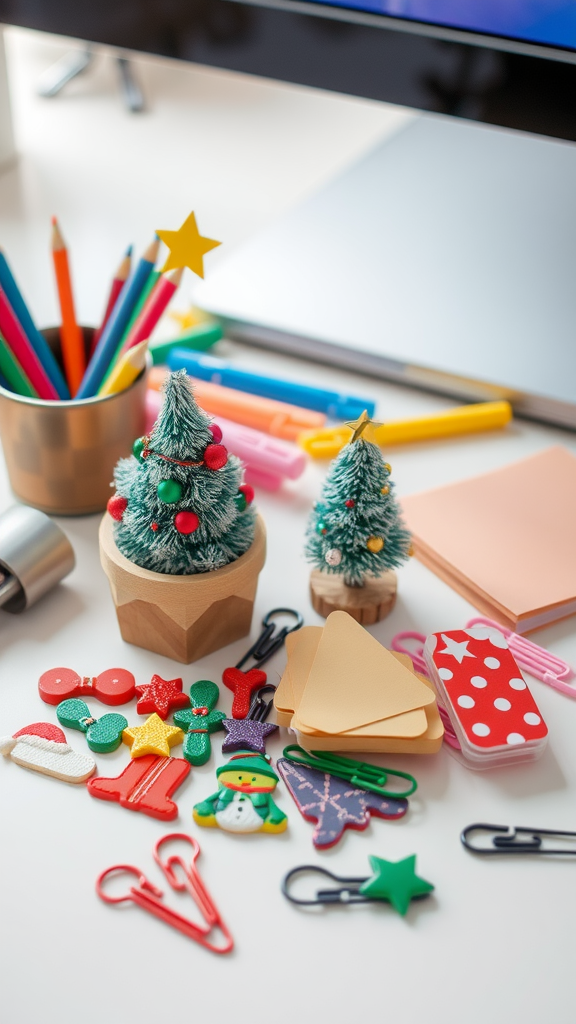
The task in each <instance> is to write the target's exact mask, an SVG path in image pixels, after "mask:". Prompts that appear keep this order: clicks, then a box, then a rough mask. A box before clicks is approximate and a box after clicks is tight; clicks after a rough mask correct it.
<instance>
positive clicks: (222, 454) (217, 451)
mask: <svg viewBox="0 0 576 1024" xmlns="http://www.w3.org/2000/svg"><path fill="white" fill-rule="evenodd" d="M227 460H228V451H227V449H226V448H225V447H224V445H223V444H209V445H208V447H207V449H206V451H205V452H204V462H205V464H206V465H207V466H208V469H222V466H225V465H226V462H227Z"/></svg>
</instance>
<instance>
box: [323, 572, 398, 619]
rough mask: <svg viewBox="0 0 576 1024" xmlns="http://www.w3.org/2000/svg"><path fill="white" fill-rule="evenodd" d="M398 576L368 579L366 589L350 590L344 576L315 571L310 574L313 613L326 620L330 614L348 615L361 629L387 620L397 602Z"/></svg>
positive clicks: (384, 575)
mask: <svg viewBox="0 0 576 1024" xmlns="http://www.w3.org/2000/svg"><path fill="white" fill-rule="evenodd" d="M396 586H397V580H396V573H395V572H394V570H393V569H390V570H389V571H388V572H385V573H383V574H382V576H378V577H374V578H368V579H367V580H366V582H365V583H364V586H363V587H347V586H346V584H345V583H344V580H343V579H342V577H341V576H337V575H336V574H334V575H330V574H328V573H325V572H320V571H319V570H318V569H314V570H313V572H312V573H311V574H310V599H311V601H312V607H313V608H314V611H316V612H318V614H319V615H323V616H324V618H326V617H327V616H328V615H330V612H348V615H351V616H352V618H353V619H356V622H359V623H360V624H361V625H362V626H372V625H373V624H374V623H375V622H380V619H385V618H386V616H387V615H389V614H390V612H391V611H392V609H393V607H394V605H395V603H396Z"/></svg>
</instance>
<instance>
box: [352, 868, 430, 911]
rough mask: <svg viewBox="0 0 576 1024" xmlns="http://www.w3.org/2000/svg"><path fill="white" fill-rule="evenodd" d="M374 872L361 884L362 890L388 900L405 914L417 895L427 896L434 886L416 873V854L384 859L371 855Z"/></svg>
mask: <svg viewBox="0 0 576 1024" xmlns="http://www.w3.org/2000/svg"><path fill="white" fill-rule="evenodd" d="M368 860H369V861H370V867H371V868H372V871H373V872H374V874H373V875H372V877H371V878H367V879H366V881H365V882H363V884H362V885H361V886H360V892H361V893H362V895H363V896H367V897H368V898H369V899H372V900H388V902H389V903H391V904H392V906H393V907H394V908H395V909H396V910H397V911H398V913H399V914H402V915H404V914H405V913H406V911H407V910H408V907H409V906H410V900H412V899H414V897H415V896H427V895H428V893H431V892H432V891H433V889H434V886H433V885H431V884H430V882H427V881H426V880H425V879H424V878H419V877H418V875H417V874H416V855H415V854H413V855H412V857H405V858H404V860H398V861H391V860H382V858H381V857H369V858H368Z"/></svg>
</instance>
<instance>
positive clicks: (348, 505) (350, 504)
mask: <svg viewBox="0 0 576 1024" xmlns="http://www.w3.org/2000/svg"><path fill="white" fill-rule="evenodd" d="M344 504H345V505H346V508H354V505H355V504H356V502H355V501H354V499H353V498H348V501H345V502H344Z"/></svg>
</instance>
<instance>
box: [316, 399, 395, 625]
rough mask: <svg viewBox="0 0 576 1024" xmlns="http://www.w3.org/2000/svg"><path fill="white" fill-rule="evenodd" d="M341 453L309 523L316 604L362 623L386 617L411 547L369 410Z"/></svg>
mask: <svg viewBox="0 0 576 1024" xmlns="http://www.w3.org/2000/svg"><path fill="white" fill-rule="evenodd" d="M348 426H350V427H351V428H352V434H351V437H350V441H349V443H348V444H347V445H346V446H345V447H344V448H343V449H342V451H341V452H340V453H339V454H338V455H337V456H336V458H335V459H334V461H333V462H332V464H331V465H330V468H329V470H328V475H327V477H326V481H325V483H324V488H323V491H322V497H321V499H320V501H318V502H316V503H315V505H314V509H313V512H312V515H311V516H310V520H309V523H308V535H307V543H306V556H307V558H308V560H309V561H310V562H312V563H313V564H314V565H315V569H314V570H313V571H312V573H311V576H310V595H311V600H312V606H313V607H314V609H315V611H317V612H318V613H319V614H320V615H324V616H327V615H329V614H330V612H333V611H345V612H348V614H349V615H351V616H352V618H354V619H356V621H357V622H361V623H362V625H364V626H369V625H372V624H373V623H374V622H378V621H379V620H380V619H383V618H384V617H385V616H386V615H388V613H389V612H390V611H391V610H392V608H393V607H394V603H395V601H396V582H397V581H396V573H395V572H394V571H393V570H394V568H395V567H396V566H398V565H401V564H402V562H404V561H406V559H407V558H408V557H409V555H410V553H411V552H410V534H409V532H408V530H407V529H406V528H405V527H404V525H403V523H402V517H401V514H400V509H399V507H398V504H397V501H396V498H395V497H394V493H393V488H394V485H393V483H392V481H391V479H390V473H391V467H390V466H389V465H388V463H387V462H385V461H384V459H383V457H382V453H381V451H380V449H379V448H378V446H377V445H376V444H372V442H370V441H368V440H367V438H366V437H365V431H366V430H367V428H370V426H371V421H370V419H369V417H368V415H367V413H363V414H362V416H361V417H360V419H359V420H357V421H356V422H355V423H350V424H348Z"/></svg>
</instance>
